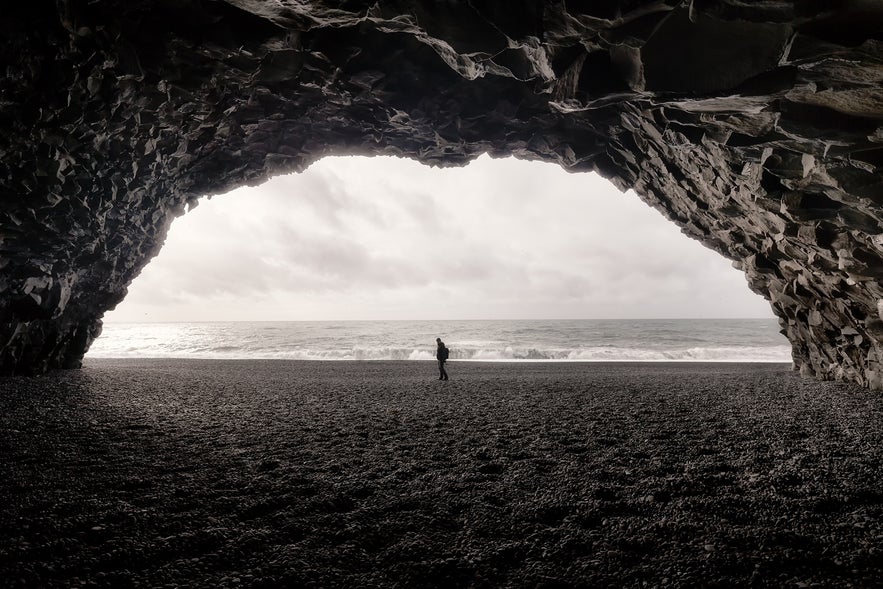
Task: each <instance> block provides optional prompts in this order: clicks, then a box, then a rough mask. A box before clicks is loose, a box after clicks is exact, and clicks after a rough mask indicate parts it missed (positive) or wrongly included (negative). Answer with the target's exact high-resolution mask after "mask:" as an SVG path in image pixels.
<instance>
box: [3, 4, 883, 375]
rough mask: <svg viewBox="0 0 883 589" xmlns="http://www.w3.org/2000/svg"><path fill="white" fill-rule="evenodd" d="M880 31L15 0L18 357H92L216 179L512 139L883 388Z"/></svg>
mask: <svg viewBox="0 0 883 589" xmlns="http://www.w3.org/2000/svg"><path fill="white" fill-rule="evenodd" d="M835 5H836V8H831V7H832V6H835ZM881 30H883V5H881V4H880V3H879V2H875V1H872V0H843V1H841V2H837V3H828V2H816V1H812V0H793V1H788V0H758V1H757V2H750V3H748V2H742V1H740V0H692V1H683V0H619V1H618V2H617V1H610V2H577V1H575V0H558V1H550V2H545V1H539V0H536V1H528V0H522V1H506V2H493V1H482V0H471V1H468V2H466V1H464V2H450V1H446V0H410V1H408V2H397V1H392V0H380V1H371V2H368V1H360V0H351V1H344V0H341V1H338V2H327V1H312V2H300V1H297V2H295V1H293V0H278V1H275V2H266V1H265V0H226V1H225V2H222V1H217V0H216V1H211V0H115V1H114V0H105V1H103V2H92V1H89V0H55V1H49V0H31V1H30V2H14V3H7V5H4V7H3V9H2V11H0V35H2V38H3V39H4V41H3V43H2V46H0V65H2V70H0V128H2V131H3V132H2V134H0V155H2V157H0V372H2V373H14V372H42V371H45V370H47V369H50V368H55V367H74V366H77V365H78V364H79V362H80V359H81V357H82V355H83V353H84V352H85V351H86V349H87V348H88V346H89V344H90V342H91V341H92V340H93V338H94V337H95V336H96V335H97V334H98V332H99V331H100V318H101V316H102V314H103V313H104V311H105V310H107V309H109V308H112V307H113V306H114V305H116V304H117V303H118V302H119V301H120V300H121V299H122V298H123V297H124V296H125V293H126V286H127V285H128V284H129V283H130V282H131V281H132V279H133V278H134V277H135V276H136V275H137V274H138V272H139V271H140V270H141V268H143V266H144V265H145V264H146V263H147V262H148V261H149V260H150V258H151V257H152V256H153V255H155V254H156V252H157V251H158V249H159V248H160V246H161V245H162V242H163V239H164V236H165V233H166V231H167V228H168V226H169V223H170V221H171V219H172V218H174V217H175V216H177V215H180V214H182V213H183V212H184V211H185V209H186V208H187V207H189V206H194V205H195V204H196V201H197V199H198V198H199V197H201V196H204V195H207V194H212V193H217V192H221V191H225V190H228V189H230V188H232V187H234V186H236V185H240V184H245V183H247V184H256V183H259V182H261V181H262V180H264V179H266V178H268V177H269V176H271V175H274V174H278V173H282V172H290V171H294V170H300V169H303V168H304V167H305V166H306V165H308V164H309V163H311V162H312V161H314V160H316V159H318V158H320V157H322V156H324V155H326V154H330V153H337V154H340V153H360V154H387V155H403V156H407V157H411V158H415V159H418V160H420V161H422V162H424V163H427V164H432V165H442V166H446V165H463V164H465V163H467V162H468V161H469V160H470V159H472V158H474V157H476V156H477V155H479V154H481V153H483V152H489V153H491V154H492V155H499V156H502V155H515V156H517V157H520V158H525V159H541V160H546V161H554V162H558V163H559V164H560V165H561V166H563V167H564V168H566V169H568V170H571V171H574V172H582V171H589V170H595V171H597V172H599V173H601V174H602V175H603V176H605V177H607V178H610V179H611V180H613V181H614V182H615V183H616V184H617V185H618V186H620V187H622V188H628V187H632V188H634V189H635V190H636V191H637V192H638V193H639V194H640V196H641V198H643V199H644V200H645V201H646V202H647V203H648V204H650V205H651V206H653V207H655V208H657V209H659V210H661V211H662V212H663V213H664V214H665V215H666V216H667V217H668V218H669V219H671V220H672V221H673V222H675V223H677V224H678V225H679V226H680V227H682V228H683V230H684V232H685V233H686V234H687V235H689V236H690V237H693V238H695V239H698V240H700V241H702V242H703V243H704V244H706V245H707V246H709V247H711V248H713V249H715V250H717V251H719V252H720V253H721V254H723V255H724V256H727V257H728V258H730V259H732V260H733V263H734V264H735V265H737V266H738V267H740V268H741V269H743V270H744V271H745V274H746V277H747V279H748V282H749V285H750V286H751V288H752V289H753V290H755V291H756V292H758V293H760V294H762V295H763V296H765V297H766V298H767V299H769V301H770V303H771V305H772V307H773V310H774V311H775V313H776V314H777V315H778V316H779V318H780V320H781V324H782V328H783V330H784V333H785V334H786V335H787V336H788V338H789V339H790V341H791V342H792V344H793V356H794V363H795V367H796V368H798V369H799V370H801V372H804V373H806V374H811V375H815V376H817V377H819V378H826V379H827V378H837V379H847V380H852V381H856V382H859V383H862V384H864V385H866V386H872V387H876V388H883V317H881V316H883V285H881V279H883V181H881V174H880V167H881V165H883V43H881ZM587 198H588V195H587Z"/></svg>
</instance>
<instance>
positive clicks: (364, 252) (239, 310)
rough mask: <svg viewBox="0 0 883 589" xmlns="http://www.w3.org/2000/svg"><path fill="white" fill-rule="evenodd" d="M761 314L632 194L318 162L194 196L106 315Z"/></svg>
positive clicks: (497, 174) (503, 174) (474, 174)
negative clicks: (257, 182) (193, 204)
mask: <svg viewBox="0 0 883 589" xmlns="http://www.w3.org/2000/svg"><path fill="white" fill-rule="evenodd" d="M654 316H657V317H742V316H752V317H769V316H772V314H771V312H770V311H769V307H768V306H767V304H766V303H765V302H764V301H763V300H762V299H760V298H759V297H758V296H757V295H755V294H753V293H751V292H750V291H749V290H748V289H747V287H746V285H745V281H744V278H743V277H742V275H741V273H740V272H738V271H736V270H734V269H733V268H732V267H731V266H730V264H729V262H728V261H727V260H725V259H724V258H723V257H721V256H719V255H718V254H716V253H714V252H711V251H710V250H707V249H705V248H704V247H703V246H702V245H701V244H699V243H697V242H695V241H692V240H690V239H689V238H687V237H685V236H684V235H682V234H681V233H680V231H679V229H678V228H677V227H676V226H674V225H673V224H671V223H670V222H668V221H667V220H665V219H664V218H663V217H662V215H661V214H659V213H658V212H656V211H654V210H652V209H650V208H649V207H648V206H647V205H645V204H644V203H642V202H641V201H640V200H639V199H638V198H637V196H636V195H634V194H633V193H625V194H622V193H619V192H618V191H617V190H616V189H615V188H614V187H613V186H612V185H611V184H610V183H609V182H607V181H605V180H603V179H602V178H600V177H598V176H596V175H593V174H568V173H566V172H564V171H563V170H561V169H560V168H558V167H556V166H553V165H550V164H542V163H536V162H519V161H517V160H514V159H505V160H492V159H491V158H489V157H486V156H485V157H482V158H479V159H478V160H477V161H475V162H473V163H472V164H471V165H469V166H467V167H465V168H447V169H431V168H427V167H425V166H422V165H420V164H418V163H416V162H412V161H409V160H403V159H398V158H390V157H386V158H371V159H369V158H355V157H346V158H326V159H324V160H322V161H320V162H317V163H316V164H314V165H313V166H311V167H310V169H309V170H307V171H306V172H304V173H303V174H300V175H292V176H284V177H278V178H275V179H273V180H270V181H269V182H267V183H266V184H264V185H263V186H260V187H256V188H243V189H239V190H236V191H233V192H231V193H228V194H225V195H220V196H216V197H214V198H212V199H211V200H208V199H207V200H205V201H203V202H202V203H201V204H200V206H199V207H197V208H196V209H195V210H194V211H193V212H191V213H188V214H187V215H185V216H184V217H182V218H179V219H177V220H176V221H175V222H174V223H173V225H172V229H171V231H170V233H169V237H168V239H167V242H166V245H165V247H164V248H163V250H162V251H161V252H160V254H159V256H157V258H156V259H155V260H154V261H152V262H151V264H150V265H149V266H148V267H147V268H146V269H145V270H144V272H143V273H142V275H141V276H140V277H139V278H138V279H137V280H136V281H135V282H134V284H133V285H132V286H131V288H130V294H129V296H128V297H127V299H126V300H125V301H124V302H123V303H121V305H120V306H119V308H118V309H117V310H116V311H114V312H112V313H110V314H108V316H107V319H108V320H116V321H126V320H130V321H131V320H141V319H144V318H148V319H151V320H210V319H217V320H230V319H243V320H246V319H269V320H272V319H279V320H282V319H342V318H347V319H353V318H366V319H380V318H382V319H414V318H427V319H429V318H432V319H445V318H451V319H453V318H482V317H485V318H520V317H525V318H583V317H586V318H592V317H654Z"/></svg>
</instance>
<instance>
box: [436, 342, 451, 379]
mask: <svg viewBox="0 0 883 589" xmlns="http://www.w3.org/2000/svg"><path fill="white" fill-rule="evenodd" d="M435 343H436V344H438V348H436V350H435V357H436V359H437V360H438V379H439V380H448V371H447V370H445V362H447V361H448V354H450V351H449V350H448V348H447V346H445V342H443V341H441V338H440V337H437V338H435Z"/></svg>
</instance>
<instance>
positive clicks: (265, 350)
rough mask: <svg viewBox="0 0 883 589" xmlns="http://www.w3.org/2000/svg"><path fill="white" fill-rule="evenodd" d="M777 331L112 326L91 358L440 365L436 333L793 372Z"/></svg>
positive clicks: (570, 356)
mask: <svg viewBox="0 0 883 589" xmlns="http://www.w3.org/2000/svg"><path fill="white" fill-rule="evenodd" d="M775 327H776V326H775V324H774V323H773V325H772V328H771V329H768V328H770V326H769V325H767V324H766V323H763V320H761V322H760V323H758V322H757V320H748V321H747V322H742V323H738V322H732V321H731V322H721V321H718V322H717V323H709V322H707V321H706V322H702V321H695V320H682V321H680V322H678V321H667V322H661V321H656V322H653V321H645V322H635V321H631V322H624V321H623V322H606V323H604V322H551V321H550V322H518V321H510V322H446V323H444V324H438V323H431V322H400V323H390V322H386V323H382V322H353V323H343V322H315V323H310V324H298V323H264V324H258V323H242V324H240V323H209V324H199V323H182V324H109V325H107V326H105V331H104V333H103V334H102V336H101V337H100V338H99V339H98V340H96V342H95V343H94V345H93V347H92V349H91V350H90V351H89V354H88V355H89V357H92V358H200V359H212V358H214V359H287V360H325V361H335V360H366V361H373V360H378V361H379V360H400V361H401V360H408V361H411V360H414V361H421V360H422V361H432V360H435V349H434V345H433V344H434V339H435V334H437V333H438V334H451V335H450V336H446V338H445V339H446V340H447V344H448V347H449V348H450V349H451V360H452V361H458V360H461V361H476V362H790V361H791V357H790V353H791V348H790V345H788V342H787V340H785V339H784V338H783V337H782V336H781V335H779V334H778V333H777V331H776V329H775Z"/></svg>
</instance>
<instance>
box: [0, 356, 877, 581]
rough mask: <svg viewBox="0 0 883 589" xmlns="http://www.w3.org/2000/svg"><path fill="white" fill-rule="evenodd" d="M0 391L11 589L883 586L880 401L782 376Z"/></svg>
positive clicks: (286, 372) (755, 367) (401, 373)
mask: <svg viewBox="0 0 883 589" xmlns="http://www.w3.org/2000/svg"><path fill="white" fill-rule="evenodd" d="M449 373H450V374H451V379H452V380H450V381H448V382H439V381H437V380H435V377H436V375H437V371H436V367H435V363H432V362H375V363H358V362H333V363H331V362H328V363H320V362H285V361H280V362H274V361H197V360H189V361H183V360H139V361H123V360H101V361H98V360H92V361H89V362H87V364H86V367H85V368H84V369H82V370H78V371H67V372H60V373H55V374H52V375H49V376H46V377H39V378H6V379H0V460H2V461H0V501H2V504H0V528H2V529H3V530H4V531H3V532H2V533H0V586H4V587H5V586H9V587H71V586H74V587H77V586H104V587H134V586H139V587H163V586H167V587H403V588H404V587H408V588H412V587H547V588H551V587H734V586H739V587H816V586H817V587H826V588H827V587H883V470H881V464H883V443H881V442H883V397H881V396H880V395H879V394H875V393H870V392H868V391H866V390H863V389H860V388H857V387H854V386H850V385H846V384H840V383H820V382H815V381H812V380H804V379H801V378H800V377H799V376H798V375H796V374H794V373H792V372H790V371H789V370H788V367H787V366H783V365H759V364H591V363H587V364H539V363H538V364H533V363H531V364H484V363H463V362H453V363H450V368H449Z"/></svg>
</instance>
